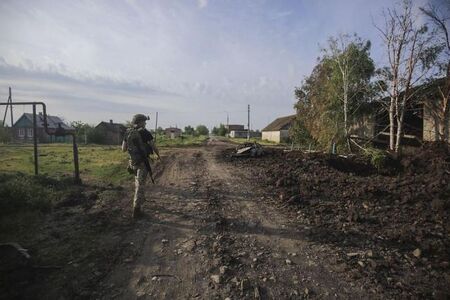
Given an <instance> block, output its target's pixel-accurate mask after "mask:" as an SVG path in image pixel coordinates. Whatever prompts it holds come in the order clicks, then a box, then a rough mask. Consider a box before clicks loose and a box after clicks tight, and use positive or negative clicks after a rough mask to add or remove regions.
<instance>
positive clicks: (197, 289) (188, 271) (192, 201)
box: [102, 149, 212, 299]
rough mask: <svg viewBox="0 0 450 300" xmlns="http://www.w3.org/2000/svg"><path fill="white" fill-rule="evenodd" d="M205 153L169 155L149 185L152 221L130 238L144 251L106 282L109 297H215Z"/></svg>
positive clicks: (144, 222)
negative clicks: (211, 284) (211, 285)
mask: <svg viewBox="0 0 450 300" xmlns="http://www.w3.org/2000/svg"><path fill="white" fill-rule="evenodd" d="M205 172H206V169H205V160H204V158H203V153H202V151H201V150H198V149H183V150H179V151H178V150H177V151H174V152H173V153H170V154H169V155H168V156H166V157H163V159H162V162H161V163H160V164H159V165H157V167H156V170H155V177H156V182H157V184H156V185H153V186H148V191H147V198H148V199H147V201H146V203H145V204H144V206H143V210H144V212H145V213H146V217H145V218H144V219H142V220H139V221H138V222H136V224H135V230H134V232H133V233H132V234H131V235H130V237H129V238H128V240H127V243H129V244H130V245H131V246H134V247H135V248H137V249H138V251H137V252H138V253H137V254H136V255H135V256H132V257H123V261H122V264H119V265H118V266H116V268H115V269H114V270H113V272H112V273H111V275H110V276H109V277H108V278H107V280H105V282H104V283H103V284H102V289H104V290H105V292H104V293H103V297H102V298H103V299H111V298H117V299H136V298H138V299H189V298H203V299H209V298H211V297H212V296H211V295H210V288H209V287H208V283H209V281H208V280H205V278H206V277H208V276H207V274H208V273H209V269H210V266H209V260H208V251H207V248H208V247H209V246H208V230H209V229H208V228H211V226H209V225H208V217H207V215H205V212H206V204H207V203H206V198H205V196H204V195H203V194H202V193H203V192H202V189H201V188H200V183H201V180H202V178H203V176H204V173H205Z"/></svg>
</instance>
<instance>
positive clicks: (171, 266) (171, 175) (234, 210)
mask: <svg viewBox="0 0 450 300" xmlns="http://www.w3.org/2000/svg"><path fill="white" fill-rule="evenodd" d="M226 146H227V145H223V144H220V143H216V142H212V143H210V144H209V145H208V146H206V147H202V148H195V149H178V150H174V151H172V152H170V153H168V154H167V155H166V156H165V157H163V159H162V162H161V163H160V164H158V165H157V166H156V168H155V177H156V181H157V184H156V185H153V186H149V187H148V192H147V195H148V200H147V202H146V203H145V204H144V206H143V210H144V212H145V213H146V214H147V216H146V217H145V218H144V219H142V220H140V221H138V222H136V223H135V227H134V229H133V230H132V232H131V233H130V234H129V236H128V237H127V238H126V239H125V242H124V243H123V244H124V245H123V247H124V249H127V248H129V249H131V250H132V251H131V250H130V251H123V253H124V255H123V256H122V257H121V259H120V261H119V263H118V264H117V265H116V266H115V267H114V268H113V271H112V272H111V273H110V275H109V276H108V277H107V278H106V279H105V280H104V281H103V282H102V283H101V284H100V286H99V290H100V291H101V292H100V294H101V295H102V297H101V298H103V299H226V298H227V297H228V298H230V299H254V298H261V299H290V298H333V299H334V298H364V293H363V292H361V291H360V290H358V289H356V288H355V287H352V286H351V284H350V283H348V282H346V281H345V280H341V279H340V278H339V276H338V275H337V274H336V273H334V272H332V271H331V270H332V268H331V267H329V266H328V265H327V264H326V263H325V261H326V259H323V258H324V257H323V254H320V253H318V249H317V247H318V246H316V245H312V244H311V243H310V242H307V240H306V239H303V238H302V236H303V233H302V231H301V230H299V229H298V228H297V227H295V226H294V225H293V224H292V225H291V224H290V222H289V219H288V218H287V216H286V215H283V214H282V213H281V212H280V211H278V210H277V209H276V208H275V207H273V206H272V205H267V203H268V201H267V199H265V197H266V193H267V190H266V189H264V188H262V187H261V186H260V185H259V184H258V183H255V182H251V181H249V180H248V179H247V178H246V176H245V175H247V174H246V173H245V172H246V171H245V170H241V169H238V168H236V167H233V166H230V165H227V164H226V163H222V162H219V160H217V159H216V156H217V155H218V154H219V153H220V151H221V150H222V149H223V147H226ZM243 172H244V173H243ZM131 196H132V195H130V199H131Z"/></svg>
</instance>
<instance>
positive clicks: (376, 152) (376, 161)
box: [365, 148, 388, 171]
mask: <svg viewBox="0 0 450 300" xmlns="http://www.w3.org/2000/svg"><path fill="white" fill-rule="evenodd" d="M365 156H366V157H367V158H368V159H370V163H371V164H372V166H374V167H375V168H376V169H377V170H378V171H380V170H381V169H382V168H385V167H386V164H387V161H388V156H387V154H386V152H385V151H383V150H380V149H375V148H368V149H366V150H365Z"/></svg>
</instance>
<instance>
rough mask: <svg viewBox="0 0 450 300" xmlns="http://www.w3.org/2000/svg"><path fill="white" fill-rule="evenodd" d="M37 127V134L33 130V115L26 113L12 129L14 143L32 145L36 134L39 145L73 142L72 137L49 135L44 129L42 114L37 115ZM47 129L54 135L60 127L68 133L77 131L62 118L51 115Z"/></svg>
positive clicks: (48, 117)
mask: <svg viewBox="0 0 450 300" xmlns="http://www.w3.org/2000/svg"><path fill="white" fill-rule="evenodd" d="M36 125H37V126H36V127H37V129H36V133H35V132H34V129H33V114H30V113H24V114H23V115H22V116H21V117H20V118H19V119H18V120H17V121H16V122H15V123H14V125H13V127H12V132H13V138H14V141H15V142H19V143H32V142H33V140H34V134H36V135H37V139H38V143H66V142H71V141H72V137H71V136H70V135H66V136H54V135H49V134H47V132H45V129H44V116H43V114H42V113H39V114H37V115H36ZM47 127H48V131H49V133H54V132H55V131H56V129H58V128H59V127H61V128H63V129H64V130H66V131H71V132H74V131H75V128H73V127H71V126H69V125H67V124H66V123H64V122H63V120H61V118H59V117H56V116H49V115H47Z"/></svg>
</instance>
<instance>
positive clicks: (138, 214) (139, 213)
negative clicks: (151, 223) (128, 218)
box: [133, 206, 142, 219]
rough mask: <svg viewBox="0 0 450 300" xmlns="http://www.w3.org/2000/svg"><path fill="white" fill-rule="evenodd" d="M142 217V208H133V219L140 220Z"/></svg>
mask: <svg viewBox="0 0 450 300" xmlns="http://www.w3.org/2000/svg"><path fill="white" fill-rule="evenodd" d="M140 217H142V211H141V207H140V206H135V207H134V208H133V219H138V218H140Z"/></svg>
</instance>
